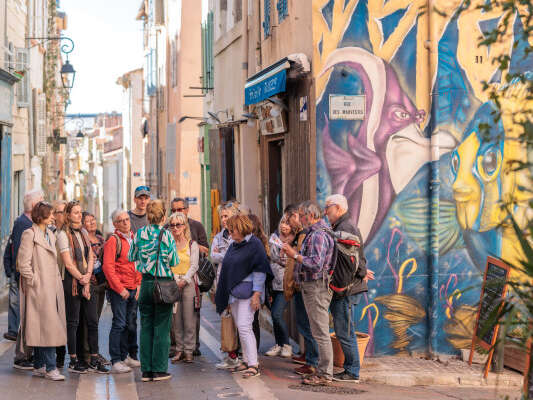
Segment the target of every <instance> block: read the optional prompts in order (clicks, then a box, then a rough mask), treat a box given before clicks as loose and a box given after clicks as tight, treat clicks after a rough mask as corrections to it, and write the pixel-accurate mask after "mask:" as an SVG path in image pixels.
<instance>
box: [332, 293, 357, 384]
mask: <svg viewBox="0 0 533 400" xmlns="http://www.w3.org/2000/svg"><path fill="white" fill-rule="evenodd" d="M360 300H361V294H355V295H352V296H345V297H343V298H340V299H335V298H333V299H332V300H331V304H330V306H329V309H330V311H331V316H332V317H333V327H334V329H335V335H336V336H337V339H338V340H339V343H340V344H341V347H342V352H343V353H344V371H345V372H347V373H348V374H350V375H352V376H354V377H356V378H358V377H359V369H360V367H361V366H360V364H359V348H358V347H357V336H356V335H355V321H353V307H354V306H357V304H359V301H360Z"/></svg>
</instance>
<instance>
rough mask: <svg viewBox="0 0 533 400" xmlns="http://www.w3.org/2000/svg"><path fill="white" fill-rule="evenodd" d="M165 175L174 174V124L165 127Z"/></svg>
mask: <svg viewBox="0 0 533 400" xmlns="http://www.w3.org/2000/svg"><path fill="white" fill-rule="evenodd" d="M166 158H167V173H168V174H175V173H176V124H168V125H167V157H166Z"/></svg>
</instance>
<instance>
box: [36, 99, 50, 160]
mask: <svg viewBox="0 0 533 400" xmlns="http://www.w3.org/2000/svg"><path fill="white" fill-rule="evenodd" d="M35 108H36V110H35V116H36V118H37V121H36V124H35V130H36V135H35V136H36V138H37V140H36V147H37V155H38V156H44V155H46V152H47V151H46V150H47V148H46V95H45V94H44V93H39V94H37V95H36V96H35Z"/></svg>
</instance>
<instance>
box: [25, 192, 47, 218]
mask: <svg viewBox="0 0 533 400" xmlns="http://www.w3.org/2000/svg"><path fill="white" fill-rule="evenodd" d="M43 199H44V192H43V191H42V190H41V189H33V190H30V191H29V192H26V194H25V195H24V200H23V203H24V212H27V213H28V212H30V211H31V210H32V209H33V207H34V206H35V204H37V203H38V202H40V201H42V200H43Z"/></svg>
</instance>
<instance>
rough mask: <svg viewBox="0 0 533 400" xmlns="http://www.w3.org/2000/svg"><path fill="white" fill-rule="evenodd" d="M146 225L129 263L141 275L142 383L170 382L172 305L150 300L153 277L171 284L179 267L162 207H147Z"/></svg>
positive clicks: (160, 203)
mask: <svg viewBox="0 0 533 400" xmlns="http://www.w3.org/2000/svg"><path fill="white" fill-rule="evenodd" d="M146 214H147V217H148V223H149V224H148V225H146V226H145V227H143V228H141V229H139V230H138V231H137V233H136V234H135V237H134V239H133V243H132V245H131V247H130V251H129V253H128V259H129V260H130V261H135V262H136V263H137V270H138V271H139V272H140V273H141V274H142V281H141V291H140V294H139V312H140V314H141V335H140V356H141V357H140V358H141V371H142V377H141V380H142V381H143V382H148V381H162V380H165V379H170V378H171V375H170V374H169V373H168V372H167V370H168V351H169V348H170V335H169V332H170V325H171V321H172V304H156V303H154V300H153V293H154V277H155V276H157V280H159V281H164V280H172V279H174V275H173V273H172V267H174V266H176V265H178V264H179V259H178V254H177V252H176V242H175V241H174V238H173V237H172V235H171V234H170V232H169V231H167V230H165V229H163V225H164V223H165V214H166V209H165V204H164V203H163V201H162V200H159V199H158V200H151V201H150V203H148V206H147V207H146Z"/></svg>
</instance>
